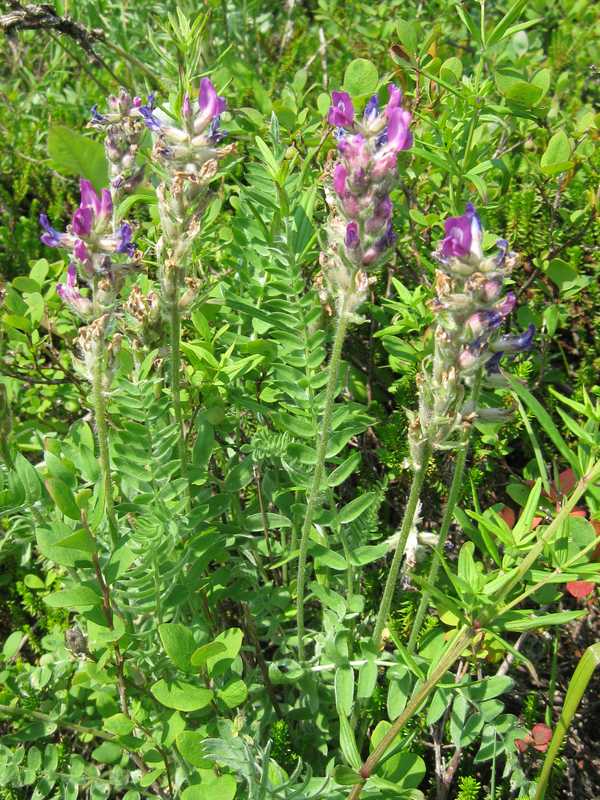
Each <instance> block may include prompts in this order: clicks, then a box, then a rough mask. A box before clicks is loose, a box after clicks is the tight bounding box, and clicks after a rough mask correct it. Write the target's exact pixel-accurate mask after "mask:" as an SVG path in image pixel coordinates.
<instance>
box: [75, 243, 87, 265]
mask: <svg viewBox="0 0 600 800" xmlns="http://www.w3.org/2000/svg"><path fill="white" fill-rule="evenodd" d="M73 254H74V256H75V258H76V259H77V260H78V261H81V263H82V264H84V263H85V262H86V261H87V260H88V259H89V257H90V254H89V251H88V249H87V247H86V246H85V242H82V241H81V239H78V240H77V241H76V242H75V247H74V248H73Z"/></svg>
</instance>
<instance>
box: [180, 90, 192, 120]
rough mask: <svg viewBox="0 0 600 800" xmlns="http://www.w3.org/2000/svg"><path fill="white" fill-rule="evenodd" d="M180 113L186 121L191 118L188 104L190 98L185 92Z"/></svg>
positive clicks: (190, 105)
mask: <svg viewBox="0 0 600 800" xmlns="http://www.w3.org/2000/svg"><path fill="white" fill-rule="evenodd" d="M181 113H182V114H183V116H184V117H185V118H186V119H189V118H190V117H191V116H192V104H191V102H190V96H189V94H188V93H187V92H186V93H185V94H184V96H183V104H182V106H181Z"/></svg>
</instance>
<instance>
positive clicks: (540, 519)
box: [531, 517, 544, 531]
mask: <svg viewBox="0 0 600 800" xmlns="http://www.w3.org/2000/svg"><path fill="white" fill-rule="evenodd" d="M543 521H544V518H543V517H534V518H533V519H532V520H531V530H532V531H534V530H535V529H536V528H537V526H538V525H539V524H540V522H543Z"/></svg>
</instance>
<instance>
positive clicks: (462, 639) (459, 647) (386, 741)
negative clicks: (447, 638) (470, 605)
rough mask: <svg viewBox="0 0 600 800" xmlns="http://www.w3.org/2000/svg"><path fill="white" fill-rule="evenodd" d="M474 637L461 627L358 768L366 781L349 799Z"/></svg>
mask: <svg viewBox="0 0 600 800" xmlns="http://www.w3.org/2000/svg"><path fill="white" fill-rule="evenodd" d="M472 637H473V630H472V629H471V628H467V627H464V628H461V630H460V631H459V632H458V633H457V635H456V637H455V638H454V639H453V641H452V643H451V644H450V646H449V648H448V650H447V651H446V653H445V654H444V655H443V656H442V658H441V659H440V660H439V661H438V663H437V666H436V667H435V669H434V670H433V671H432V672H431V673H430V675H429V677H428V678H427V680H426V681H425V682H424V683H422V684H421V686H420V687H419V689H418V690H417V691H416V692H415V693H414V694H413V696H412V697H411V699H410V700H409V702H408V703H407V705H406V708H405V709H404V711H403V712H402V714H400V716H399V717H398V718H397V719H396V720H395V721H394V722H393V724H392V725H391V726H390V728H389V729H388V731H387V733H386V734H385V736H384V737H383V738H382V739H381V741H380V742H379V744H378V745H377V747H376V748H375V749H374V750H373V752H372V753H371V755H370V756H369V757H368V758H367V760H366V761H365V762H364V764H363V765H362V767H361V768H360V769H359V770H358V772H359V774H360V776H361V777H362V778H363V781H364V782H363V783H359V784H357V785H356V786H355V787H354V788H353V789H352V791H351V792H350V794H349V795H348V800H357V798H358V797H360V794H361V792H362V790H363V788H364V785H365V783H366V781H367V780H368V778H370V777H371V775H372V774H373V772H374V771H375V768H376V767H377V765H378V764H379V762H380V761H381V759H382V758H383V756H384V755H385V753H386V751H387V749H388V747H389V746H390V745H391V744H392V742H393V741H394V739H395V738H396V736H398V734H399V733H400V731H401V730H402V728H403V727H404V726H405V725H406V723H407V722H408V721H409V720H410V719H411V717H413V716H414V715H415V714H416V713H417V712H418V711H419V709H420V707H421V704H422V703H423V701H424V700H426V699H427V697H428V696H429V694H430V693H431V692H432V691H433V690H434V689H435V687H436V686H437V684H438V683H439V681H440V680H441V679H442V678H443V677H444V675H445V674H446V672H448V670H449V669H450V668H451V667H452V665H453V664H454V663H455V661H457V660H458V659H459V658H460V656H461V655H462V654H463V652H464V650H465V647H467V645H468V644H469V642H470V641H471V639H472Z"/></svg>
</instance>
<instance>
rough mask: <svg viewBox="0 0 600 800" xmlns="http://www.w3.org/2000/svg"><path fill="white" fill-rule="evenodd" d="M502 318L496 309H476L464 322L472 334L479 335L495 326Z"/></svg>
mask: <svg viewBox="0 0 600 800" xmlns="http://www.w3.org/2000/svg"><path fill="white" fill-rule="evenodd" d="M502 319H503V316H502V314H500V313H499V312H498V311H491V310H484V311H476V312H475V313H474V314H471V316H470V317H469V319H468V320H467V323H466V324H467V327H468V328H469V329H470V331H471V333H472V334H473V336H481V334H483V333H487V332H488V331H491V330H493V329H494V328H497V327H498V325H500V323H501V322H502Z"/></svg>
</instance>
